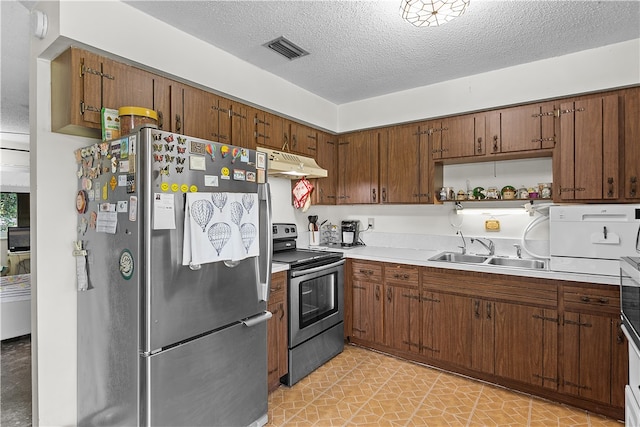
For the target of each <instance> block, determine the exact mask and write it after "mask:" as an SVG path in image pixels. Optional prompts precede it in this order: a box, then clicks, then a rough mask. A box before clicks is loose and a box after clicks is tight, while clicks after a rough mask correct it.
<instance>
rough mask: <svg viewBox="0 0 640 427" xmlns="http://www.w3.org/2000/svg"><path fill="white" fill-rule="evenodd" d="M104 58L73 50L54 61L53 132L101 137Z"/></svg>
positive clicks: (52, 84)
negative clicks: (102, 63) (102, 59)
mask: <svg viewBox="0 0 640 427" xmlns="http://www.w3.org/2000/svg"><path fill="white" fill-rule="evenodd" d="M101 66H102V65H101V62H100V57H99V56H98V55H95V54H93V53H90V52H86V51H83V50H80V49H77V48H69V49H67V50H66V51H64V52H63V53H61V54H60V55H59V56H58V57H56V58H55V59H54V60H53V61H51V129H52V130H53V131H54V132H62V133H71V134H78V135H89V136H92V137H96V136H97V135H99V134H100V131H99V129H100V108H101V106H102V89H101V85H102V78H101V72H102V69H101Z"/></svg>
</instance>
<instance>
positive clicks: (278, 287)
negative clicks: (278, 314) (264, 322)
mask: <svg viewBox="0 0 640 427" xmlns="http://www.w3.org/2000/svg"><path fill="white" fill-rule="evenodd" d="M269 292H270V295H269V299H274V298H276V297H278V296H280V295H285V294H286V292H287V272H286V271H279V272H277V273H273V274H272V275H271V286H270V287H269Z"/></svg>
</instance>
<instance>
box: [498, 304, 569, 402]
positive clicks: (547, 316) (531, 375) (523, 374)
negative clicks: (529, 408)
mask: <svg viewBox="0 0 640 427" xmlns="http://www.w3.org/2000/svg"><path fill="white" fill-rule="evenodd" d="M492 307H493V311H492V316H493V317H494V322H495V323H494V325H495V329H494V331H495V352H494V357H495V365H494V366H495V369H494V373H495V374H496V375H499V376H501V377H505V378H510V379H513V380H516V381H521V382H523V383H528V384H532V385H536V386H540V387H545V388H549V389H552V390H556V389H557V388H558V374H557V371H558V362H557V361H558V312H557V310H545V309H543V308H538V307H530V306H527V305H523V304H513V303H503V302H495V303H492Z"/></svg>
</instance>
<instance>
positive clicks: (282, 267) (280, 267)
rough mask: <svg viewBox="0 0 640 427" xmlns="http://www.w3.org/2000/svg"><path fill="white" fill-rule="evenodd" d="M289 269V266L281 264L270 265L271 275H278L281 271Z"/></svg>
mask: <svg viewBox="0 0 640 427" xmlns="http://www.w3.org/2000/svg"><path fill="white" fill-rule="evenodd" d="M288 269H289V264H282V263H279V262H274V263H272V264H271V274H273V273H279V272H281V271H287V270H288Z"/></svg>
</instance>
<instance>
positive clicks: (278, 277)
mask: <svg viewBox="0 0 640 427" xmlns="http://www.w3.org/2000/svg"><path fill="white" fill-rule="evenodd" d="M267 310H269V311H270V312H271V313H272V314H273V317H272V318H271V319H269V320H268V321H267V370H268V373H267V385H268V389H269V391H273V390H275V389H276V388H278V386H279V385H280V377H282V376H284V375H286V374H287V373H288V372H289V367H288V359H287V333H288V329H287V273H286V272H285V271H280V272H278V273H274V274H272V275H271V288H270V295H269V303H268V304H267Z"/></svg>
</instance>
